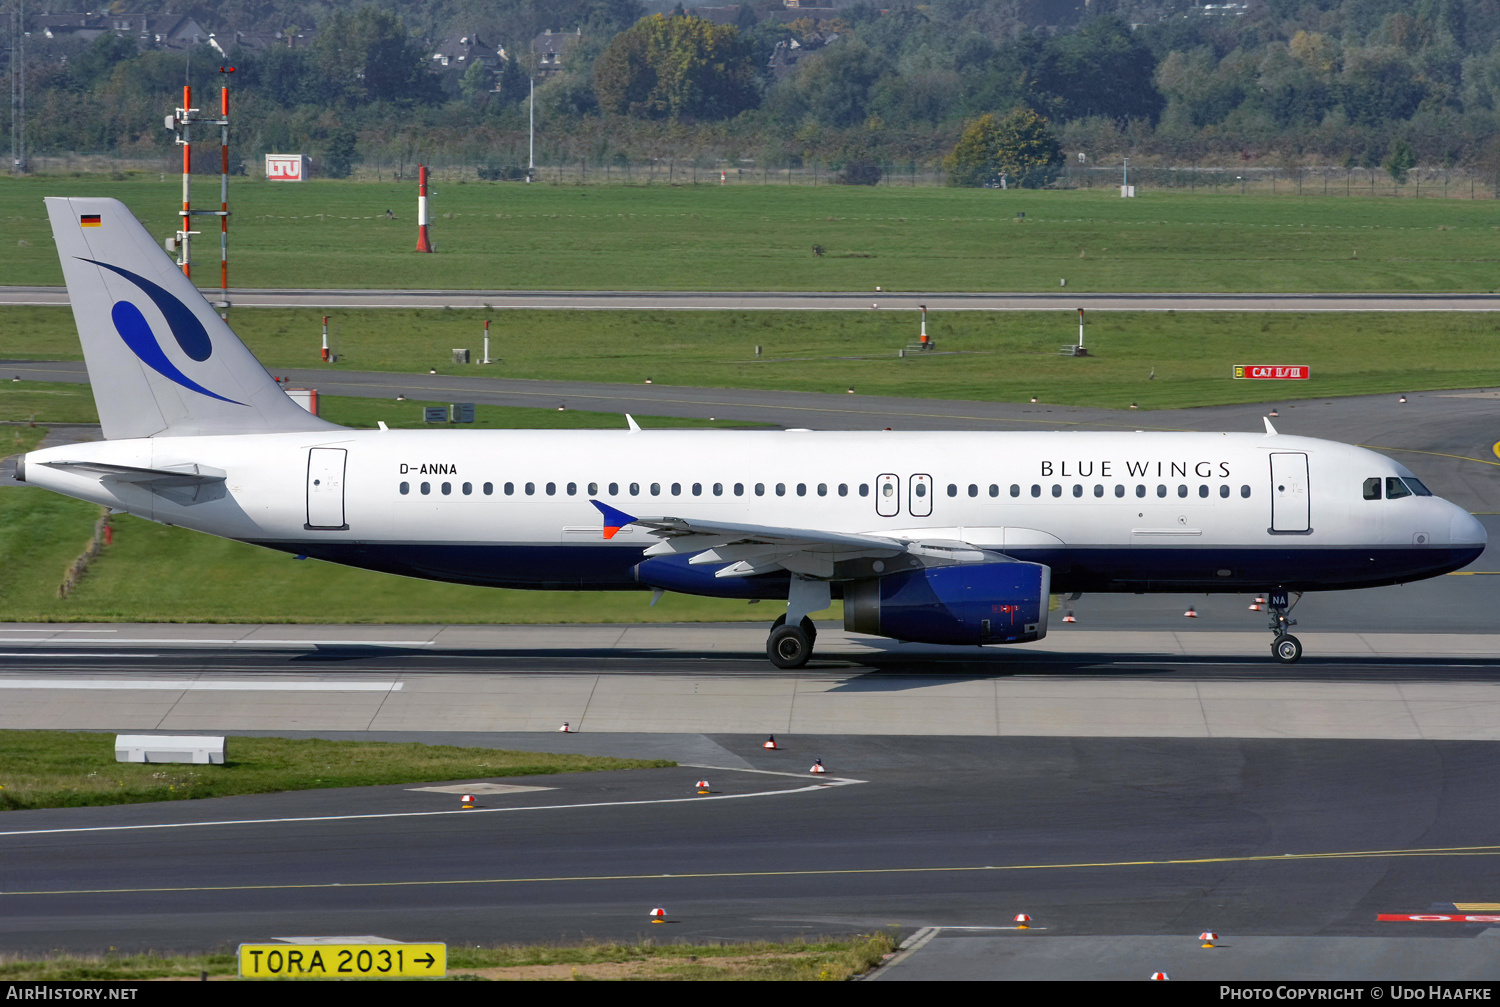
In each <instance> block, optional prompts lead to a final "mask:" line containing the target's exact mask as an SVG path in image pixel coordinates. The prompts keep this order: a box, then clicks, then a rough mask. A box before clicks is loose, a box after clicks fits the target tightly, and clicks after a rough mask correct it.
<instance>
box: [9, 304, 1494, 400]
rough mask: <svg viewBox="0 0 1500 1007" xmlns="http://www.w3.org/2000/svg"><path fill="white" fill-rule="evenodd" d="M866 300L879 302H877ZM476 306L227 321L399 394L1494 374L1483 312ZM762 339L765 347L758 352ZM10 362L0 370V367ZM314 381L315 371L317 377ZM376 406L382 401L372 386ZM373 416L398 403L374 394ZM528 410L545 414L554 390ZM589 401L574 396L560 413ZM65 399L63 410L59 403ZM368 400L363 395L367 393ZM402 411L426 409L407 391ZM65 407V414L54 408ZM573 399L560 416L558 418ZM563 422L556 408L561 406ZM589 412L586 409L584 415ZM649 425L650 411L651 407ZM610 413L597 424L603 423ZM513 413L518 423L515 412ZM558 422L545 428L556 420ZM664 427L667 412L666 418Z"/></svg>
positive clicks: (957, 393)
mask: <svg viewBox="0 0 1500 1007" xmlns="http://www.w3.org/2000/svg"><path fill="white" fill-rule="evenodd" d="M872 303H879V302H878V301H877V302H872ZM11 311H17V312H46V311H50V312H53V314H52V316H51V318H52V321H51V323H50V324H48V325H36V326H29V327H27V326H23V327H22V328H25V329H26V330H27V331H29V332H31V336H30V337H27V338H25V339H21V338H17V339H10V338H9V337H8V339H7V342H8V344H9V345H10V347H11V349H9V350H8V352H9V353H11V354H13V355H15V356H17V357H22V356H24V357H29V358H32V359H78V357H79V350H78V340H77V336H76V335H75V333H74V329H73V322H72V318H71V315H70V314H68V313H67V311H66V309H47V308H16V309H0V319H3V318H7V317H9V313H10V312H11ZM484 315H485V312H482V311H445V310H437V311H433V310H425V311H424V310H410V311H403V310H391V311H373V310H369V311H349V312H340V313H337V314H336V315H335V316H334V319H335V320H334V323H333V324H334V327H335V328H336V329H337V342H338V344H339V354H340V363H338V364H336V365H320V364H318V363H317V361H316V353H317V349H316V347H317V338H316V336H315V335H309V334H310V333H316V332H317V316H318V312H317V311H315V310H311V309H309V310H306V311H289V310H285V311H284V310H281V309H272V308H264V309H262V308H257V309H254V310H253V311H252V310H245V311H241V312H239V313H237V314H236V315H235V318H234V325H235V328H236V331H237V332H238V333H239V334H240V336H241V337H242V338H243V339H244V341H245V343H246V345H247V346H249V348H250V349H251V350H252V351H253V352H254V353H255V354H256V356H257V357H259V358H260V359H261V360H262V361H263V362H265V364H266V365H267V366H268V367H269V368H271V370H272V371H273V373H274V372H278V371H279V370H280V369H282V368H287V367H314V366H328V367H330V373H336V372H337V370H338V369H340V368H348V369H351V370H372V371H389V372H394V373H401V374H403V375H404V377H403V378H401V379H400V381H401V383H402V384H403V385H404V386H405V388H406V392H405V393H406V395H407V396H408V397H409V398H411V399H413V400H417V399H426V398H431V397H432V395H431V394H430V393H425V392H424V385H425V383H426V380H425V379H426V376H427V372H428V370H429V369H435V370H436V371H437V372H438V373H439V374H445V375H462V376H467V377H492V378H527V379H544V380H577V381H601V382H613V383H618V382H624V383H627V384H639V383H642V382H644V381H646V380H647V379H650V380H651V381H652V382H653V384H655V385H658V386H660V385H693V386H707V387H718V388H763V389H767V390H772V391H783V390H786V391H807V392H832V393H836V394H843V393H844V392H845V391H846V390H847V389H849V388H853V389H854V390H855V391H857V392H859V393H862V394H866V395H894V396H921V397H927V398H940V399H973V400H979V401H990V402H1027V401H1029V400H1030V399H1031V398H1032V397H1033V396H1035V397H1036V398H1037V399H1039V400H1040V401H1041V402H1043V403H1046V404H1052V405H1085V406H1103V407H1109V408H1116V409H1124V408H1128V407H1129V406H1130V405H1131V404H1132V403H1134V404H1136V405H1138V406H1139V407H1140V408H1142V409H1172V408H1187V407H1193V406H1212V405H1221V404H1229V403H1240V402H1264V401H1275V400H1277V399H1280V398H1286V397H1298V398H1302V397H1307V398H1312V397H1318V396H1331V395H1360V394H1371V393H1377V392H1402V391H1416V390H1427V389H1435V388H1470V387H1476V386H1483V385H1488V384H1495V383H1497V382H1500V316H1497V315H1496V314H1494V313H1487V312H1331V313H1321V314H1320V313H1298V312H1173V311H1165V312H1144V311H1119V312H1116V311H1111V312H1096V313H1093V314H1091V315H1090V316H1089V321H1088V326H1087V329H1086V333H1085V338H1086V341H1087V345H1088V346H1089V348H1090V351H1091V353H1092V354H1093V355H1092V356H1089V357H1086V358H1073V357H1065V356H1061V355H1059V353H1058V349H1059V347H1062V346H1066V345H1071V344H1073V343H1074V342H1076V340H1077V337H1078V320H1077V316H1076V314H1074V313H1073V312H1071V311H1052V312H1040V311H1024V312H979V311H968V312H965V311H958V312H947V313H942V314H936V315H934V316H932V318H931V319H929V324H928V329H929V331H930V332H931V333H932V335H933V337H934V338H935V339H936V340H937V342H938V350H939V352H937V353H925V354H911V355H909V356H906V357H904V358H902V357H898V356H897V351H898V350H900V349H901V348H902V347H904V346H906V345H907V343H909V342H911V341H912V340H913V339H914V338H915V336H916V330H917V317H916V313H915V312H900V313H896V312H890V311H886V310H883V309H882V310H867V311H529V310H515V311H508V312H506V313H504V315H503V316H502V317H501V318H500V319H499V320H498V322H497V323H496V325H495V326H494V328H493V331H494V333H495V337H496V342H497V344H498V346H499V348H498V349H497V350H496V351H495V352H496V353H497V354H498V355H499V356H500V358H501V362H500V363H498V364H495V365H493V366H490V367H481V366H478V365H472V364H471V365H461V364H454V363H453V362H452V358H451V352H450V351H451V348H452V347H454V346H465V345H469V346H472V345H474V343H475V338H474V335H475V333H476V332H477V331H479V329H480V327H481V325H482V322H483V317H484ZM756 347H760V348H761V356H760V357H759V358H757V357H756V355H755V350H756ZM1248 363H1283V364H1306V365H1307V366H1309V367H1310V368H1311V371H1312V378H1311V380H1308V381H1296V382H1274V381H1236V380H1234V378H1233V377H1232V375H1233V366H1234V365H1235V364H1248ZM0 376H3V375H0ZM314 383H316V382H314ZM32 387H33V385H32V383H28V382H0V403H5V402H7V401H10V400H9V398H8V396H11V395H14V396H16V398H15V400H14V401H15V403H16V404H15V405H13V406H4V407H3V408H5V409H6V410H7V415H10V416H13V417H14V418H16V419H25V418H26V417H27V415H29V413H28V412H27V411H26V410H31V411H37V403H40V407H41V409H40V411H38V412H37V417H38V420H44V419H54V413H53V412H52V411H49V410H48V409H47V408H46V407H47V405H48V403H49V402H51V403H53V404H55V405H57V406H59V407H62V406H63V403H64V402H65V401H66V397H65V396H62V395H61V393H60V392H58V391H57V386H42V385H40V384H39V383H36V384H35V385H34V387H35V391H33V390H32ZM367 401H375V402H379V401H380V400H367ZM383 404H384V405H385V407H386V408H384V409H382V410H378V413H379V415H377V416H375V418H385V419H387V422H390V420H389V419H388V417H389V416H395V415H397V409H398V406H396V405H394V404H392V403H390V402H385V403H383ZM543 404H544V406H545V407H546V408H544V409H540V410H536V411H535V413H534V414H533V415H532V416H529V417H527V418H526V422H527V423H532V422H536V423H542V422H545V421H544V420H542V419H541V417H540V414H545V413H547V411H548V409H550V410H551V411H552V412H554V413H555V412H556V408H557V406H558V405H559V404H560V403H559V402H558V401H556V400H554V399H548V400H546V401H545V402H544V403H543ZM584 404H586V403H585V402H576V401H575V402H570V403H568V407H569V411H570V412H571V411H572V409H573V408H574V407H575V406H577V405H584ZM67 408H70V409H71V408H73V407H72V406H67ZM361 408H363V407H361ZM399 409H400V410H404V412H401V413H400V415H402V416H407V417H420V412H418V410H417V408H416V405H415V402H405V403H400V404H399ZM65 415H70V414H64V413H58V414H57V415H56V417H55V419H54V421H55V422H61V421H62V420H63V418H64V416H65ZM566 415H567V414H566V413H559V414H557V416H558V417H565V416H566ZM558 422H561V420H559V421H558ZM589 422H592V421H589ZM653 422H657V421H653ZM618 423H619V418H618V417H615V418H614V419H613V420H612V421H608V422H606V421H602V420H601V421H600V425H603V426H614V425H617V424H618ZM518 425H519V423H518ZM549 425H555V424H549ZM657 425H666V422H665V421H662V422H658V423H657Z"/></svg>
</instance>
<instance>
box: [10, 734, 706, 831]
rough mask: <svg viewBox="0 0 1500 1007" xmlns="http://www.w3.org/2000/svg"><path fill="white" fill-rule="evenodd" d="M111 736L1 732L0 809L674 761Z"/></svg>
mask: <svg viewBox="0 0 1500 1007" xmlns="http://www.w3.org/2000/svg"><path fill="white" fill-rule="evenodd" d="M114 741H115V736H114V735H113V734H110V733H98V732H84V731H0V811H17V810H22V809H30V808H77V807H85V806H99V805H107V804H142V803H146V802H150V801H185V800H193V799H197V798H207V797H229V796H231V795H235V794H269V793H276V792H280V791H286V790H322V789H326V788H330V787H372V786H380V785H383V784H385V785H389V784H400V783H437V782H440V781H444V780H476V779H491V778H494V777H514V776H545V775H551V774H553V773H582V772H599V771H604V770H616V769H655V768H659V767H662V766H672V765H676V763H673V762H668V761H665V760H661V759H612V758H606V757H596V756H587V755H551V754H543V753H540V752H513V751H507V750H501V749H492V748H459V747H456V746H453V745H422V744H418V743H416V742H408V743H387V742H375V741H325V740H322V739H318V738H302V739H292V738H226V739H225V743H224V755H225V759H224V763H223V764H222V765H206V766H203V765H190V764H186V765H185V764H181V763H175V764H174V763H161V764H155V763H134V762H116V761H115V750H114Z"/></svg>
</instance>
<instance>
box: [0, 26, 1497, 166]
mask: <svg viewBox="0 0 1500 1007" xmlns="http://www.w3.org/2000/svg"><path fill="white" fill-rule="evenodd" d="M116 6H124V7H126V8H128V7H130V4H129V3H128V2H127V3H124V4H116ZM773 6H774V7H775V9H774V10H773V9H772V8H773ZM199 7H200V9H201V10H202V11H203V14H202V16H201V18H200V20H202V21H203V22H204V23H205V24H213V25H216V26H217V25H221V24H222V25H235V26H239V25H243V28H242V29H241V30H261V31H264V30H267V29H268V28H270V27H272V26H273V24H274V25H277V26H279V28H278V30H280V29H284V28H286V27H287V26H289V25H293V24H300V25H302V26H303V27H313V26H315V27H316V32H315V33H313V34H312V36H311V42H310V43H309V44H308V45H306V46H305V47H301V48H287V47H271V48H266V49H258V50H254V51H251V50H248V49H245V50H240V51H234V50H231V52H230V54H229V57H230V58H229V62H230V63H232V64H233V65H234V66H235V76H234V78H233V89H234V91H235V92H236V113H237V118H236V123H237V127H236V128H237V138H236V143H237V145H238V149H239V150H241V151H243V152H244V153H245V154H246V155H247V156H249V157H251V158H255V157H258V156H259V155H260V154H261V153H263V152H266V151H272V150H304V151H306V152H309V153H312V154H314V155H317V156H319V157H320V158H322V159H323V161H324V162H325V167H326V168H330V169H332V171H333V173H339V172H343V171H348V170H351V169H352V168H354V167H355V166H357V164H358V163H359V162H360V161H362V160H363V161H367V162H369V161H375V160H383V161H390V162H393V163H396V162H402V161H404V160H405V159H406V158H408V157H416V156H421V155H424V154H428V155H430V154H431V153H432V152H442V153H444V154H445V155H446V156H448V157H450V158H458V159H471V160H473V161H474V163H476V164H493V163H495V162H497V161H505V160H513V159H514V157H515V156H516V154H515V152H516V151H517V150H518V149H520V148H523V147H524V131H525V129H526V122H527V109H526V102H527V98H528V95H529V92H530V87H531V81H532V75H533V71H534V67H533V66H532V64H531V62H530V48H529V46H530V39H531V38H532V37H533V36H534V35H535V34H536V33H537V32H539V31H541V30H543V29H546V28H551V29H553V30H556V31H568V32H573V31H579V30H581V33H580V34H579V36H578V39H579V40H578V42H577V44H576V45H573V46H572V47H571V48H569V49H567V50H566V52H565V54H564V60H563V64H564V67H563V70H562V71H561V72H559V73H555V74H550V75H548V76H546V77H545V78H544V79H538V80H537V89H536V103H537V108H538V115H539V120H540V129H539V136H538V140H539V147H540V152H541V155H542V156H543V157H546V158H549V159H552V160H565V161H572V162H577V161H584V162H587V163H593V164H607V163H611V162H618V161H620V160H622V159H625V160H628V159H631V158H645V157H658V156H663V155H664V154H668V153H670V154H673V155H675V156H679V157H681V156H689V157H691V156H694V155H702V156H705V157H713V158H722V159H730V160H733V159H737V158H742V159H747V160H752V161H756V162H758V163H768V162H769V163H775V164H795V163H799V162H801V161H805V160H817V161H820V162H823V163H829V164H833V165H834V166H835V167H838V166H840V165H844V164H868V163H881V162H884V163H891V162H902V163H905V162H908V161H916V162H921V163H925V164H935V163H937V162H938V161H939V160H941V159H942V158H945V157H952V156H954V155H955V152H956V151H957V150H958V149H959V147H960V145H961V141H963V140H964V139H965V137H966V134H967V133H972V131H973V130H974V129H975V128H976V124H979V123H981V122H987V123H988V125H986V126H985V127H984V128H986V129H992V128H994V127H996V126H998V125H999V124H1000V123H1002V122H1006V121H1010V120H1011V119H1012V118H1013V117H1014V115H1015V114H1019V112H1025V113H1029V114H1030V115H1031V116H1033V117H1034V118H1035V120H1036V122H1037V123H1039V124H1040V126H1041V128H1043V129H1045V131H1046V132H1047V134H1048V135H1049V136H1050V137H1051V138H1052V140H1053V141H1054V142H1055V143H1056V144H1057V145H1058V147H1059V150H1068V151H1079V152H1087V155H1088V157H1089V158H1090V159H1091V161H1095V162H1098V161H1104V160H1108V159H1111V158H1117V157H1120V156H1130V157H1132V158H1135V159H1139V162H1137V161H1133V163H1149V162H1150V161H1151V160H1152V159H1155V160H1156V161H1158V162H1160V163H1176V164H1228V163H1231V162H1233V163H1249V164H1259V165H1273V166H1290V165H1295V164H1322V165H1329V164H1342V165H1346V166H1354V165H1362V166H1366V167H1370V166H1375V165H1378V164H1383V163H1386V162H1388V161H1391V160H1392V158H1395V159H1396V160H1398V161H1401V162H1402V163H1406V162H1408V161H1409V162H1410V165H1413V166H1414V165H1415V164H1417V163H1419V162H1420V163H1428V164H1442V165H1454V164H1464V165H1486V166H1495V165H1497V164H1500V141H1497V134H1500V129H1497V127H1500V4H1497V3H1495V2H1494V0H1245V2H1243V3H1235V2H1232V0H1231V2H1230V3H1227V4H1221V5H1215V6H1214V7H1212V8H1205V7H1202V6H1200V5H1198V4H1195V3H1192V2H1190V0H1151V2H1146V0H1093V2H1092V3H1089V4H1087V5H1085V4H1084V3H1083V2H1082V0H928V2H926V3H922V4H915V3H903V2H895V3H890V4H886V5H882V6H881V7H876V6H874V5H868V4H855V5H852V6H847V7H841V8H839V9H838V10H837V11H836V12H835V16H833V17H829V18H825V19H822V20H815V19H813V18H810V17H801V18H798V17H795V16H794V15H795V13H796V12H794V11H793V12H786V11H782V10H781V8H780V7H779V5H773V4H771V3H768V2H767V0H752V2H751V3H747V4H743V5H740V7H739V14H738V15H737V16H736V17H735V18H734V22H733V23H716V22H715V21H710V20H708V19H704V18H699V17H695V16H694V15H693V13H692V11H693V7H692V5H690V4H689V5H687V7H685V8H684V7H683V6H682V5H681V4H676V5H674V6H672V7H668V6H667V4H665V3H660V2H658V3H654V4H653V5H652V7H654V8H655V9H654V10H653V9H652V7H648V6H647V5H646V4H644V3H642V2H640V0H555V2H548V3H544V2H542V0H483V2H481V0H397V2H391V3H389V4H387V5H385V6H382V7H378V8H377V7H362V8H359V9H357V10H352V11H351V10H348V9H346V8H343V7H341V6H337V5H331V4H326V5H325V4H310V3H292V2H290V0H265V2H264V3H261V4H255V5H244V4H233V3H229V2H228V0H209V2H207V3H204V4H201V5H199ZM773 15H774V16H773ZM215 18H222V19H223V20H222V22H220V21H215ZM717 20H718V21H723V20H724V18H722V17H720V18H718V19H717ZM458 30H465V31H469V30H473V31H478V32H480V33H482V37H484V38H485V40H486V41H487V42H491V43H493V44H495V45H497V46H504V47H505V49H506V52H507V54H508V55H509V56H510V57H511V58H510V60H509V61H508V62H506V63H505V64H504V65H503V67H502V68H501V69H499V70H498V71H491V70H489V69H487V68H485V67H481V66H477V65H475V66H470V67H467V68H464V69H462V70H458V69H448V70H441V69H440V68H435V66H434V62H433V60H432V58H431V55H432V51H433V47H434V45H435V43H434V41H433V40H434V39H441V38H445V37H446V36H447V34H448V33H450V32H454V31H458ZM483 33H487V34H483ZM788 54H791V56H792V58H787V57H788ZM773 57H776V58H777V62H778V63H779V65H777V66H773V65H772V64H773ZM224 62H225V60H224V58H223V57H222V56H221V55H220V54H219V53H217V52H215V51H214V50H212V49H210V48H208V47H200V48H199V49H197V50H194V51H192V52H173V51H160V50H153V51H147V52H139V51H137V50H136V47H135V43H134V42H133V41H131V40H128V39H121V38H116V37H114V36H111V35H104V36H100V37H99V38H98V39H97V40H95V41H94V42H92V43H90V44H87V45H82V46H80V45H76V44H74V45H73V46H72V48H68V44H65V43H57V44H55V45H52V46H51V47H50V48H49V46H47V45H41V44H38V45H34V46H33V47H32V49H31V51H30V53H29V59H28V62H27V64H26V66H25V67H9V68H8V71H9V72H11V73H24V74H25V76H26V83H27V90H28V106H29V109H30V111H31V115H30V122H29V125H28V131H29V132H28V137H27V139H28V145H29V146H30V147H31V148H32V149H33V150H34V151H38V152H46V151H64V150H74V151H107V152H114V153H119V154H122V155H125V156H145V155H149V154H153V153H156V152H164V151H166V150H168V149H169V147H170V136H169V135H168V134H167V133H166V131H164V130H162V129H161V125H160V124H161V116H162V114H163V111H164V110H165V109H166V108H167V107H170V104H171V103H172V101H173V95H174V94H175V89H176V88H177V87H179V86H180V85H181V83H182V82H183V81H184V79H187V80H191V81H196V82H198V83H199V85H200V86H206V87H211V86H217V84H218V82H219V80H220V79H221V78H220V75H219V74H218V70H219V69H220V66H221V65H222V64H223V63H224ZM986 116H990V117H991V118H990V119H989V120H985V117H986ZM970 139H971V140H972V137H970ZM970 145H971V146H972V143H971V144H970ZM1049 156H1050V155H1049ZM1070 156H1071V154H1070ZM992 161H993V158H992ZM995 163H998V162H995ZM986 170H987V169H986ZM980 174H981V175H982V174H984V172H983V171H981V172H980ZM1043 174H1045V172H1043ZM975 177H978V176H975ZM986 177H988V176H986ZM1028 177H1029V178H1037V177H1041V176H1040V175H1031V176H1028ZM979 184H983V183H979Z"/></svg>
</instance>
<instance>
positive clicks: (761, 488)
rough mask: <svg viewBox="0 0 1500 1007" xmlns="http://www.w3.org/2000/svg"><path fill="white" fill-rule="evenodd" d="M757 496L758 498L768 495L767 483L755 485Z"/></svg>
mask: <svg viewBox="0 0 1500 1007" xmlns="http://www.w3.org/2000/svg"><path fill="white" fill-rule="evenodd" d="M755 495H756V496H758V497H763V496H765V495H766V484H765V483H756V484H755Z"/></svg>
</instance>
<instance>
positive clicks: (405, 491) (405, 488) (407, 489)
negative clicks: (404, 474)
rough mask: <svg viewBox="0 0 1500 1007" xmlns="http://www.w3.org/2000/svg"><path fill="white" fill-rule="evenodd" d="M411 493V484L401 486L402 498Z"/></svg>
mask: <svg viewBox="0 0 1500 1007" xmlns="http://www.w3.org/2000/svg"><path fill="white" fill-rule="evenodd" d="M410 492H411V483H402V484H401V495H402V496H406V494H408V493H410Z"/></svg>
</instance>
